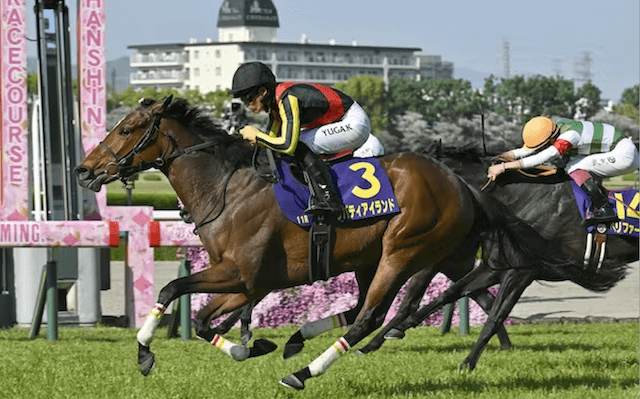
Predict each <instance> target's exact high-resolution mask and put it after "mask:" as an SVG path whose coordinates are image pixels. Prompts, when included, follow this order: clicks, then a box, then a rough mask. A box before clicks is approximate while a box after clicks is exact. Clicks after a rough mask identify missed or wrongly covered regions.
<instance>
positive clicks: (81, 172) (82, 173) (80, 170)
mask: <svg viewBox="0 0 640 399" xmlns="http://www.w3.org/2000/svg"><path fill="white" fill-rule="evenodd" d="M73 172H74V174H75V175H76V176H77V177H87V176H88V175H89V169H87V168H85V167H82V166H76V167H75V169H74V170H73Z"/></svg>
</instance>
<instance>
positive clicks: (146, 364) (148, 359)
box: [138, 345, 156, 377]
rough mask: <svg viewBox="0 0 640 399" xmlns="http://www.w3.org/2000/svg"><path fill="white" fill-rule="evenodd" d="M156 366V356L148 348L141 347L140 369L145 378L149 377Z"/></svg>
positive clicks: (139, 349)
mask: <svg viewBox="0 0 640 399" xmlns="http://www.w3.org/2000/svg"><path fill="white" fill-rule="evenodd" d="M155 365H156V359H155V355H154V354H153V353H152V352H151V351H150V350H149V347H148V346H143V345H140V346H139V348H138V367H139V368H140V372H141V373H142V375H143V376H145V377H146V376H148V375H149V373H150V372H151V370H153V368H154V367H155Z"/></svg>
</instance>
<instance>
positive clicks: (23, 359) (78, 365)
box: [0, 322, 639, 399]
mask: <svg viewBox="0 0 640 399" xmlns="http://www.w3.org/2000/svg"><path fill="white" fill-rule="evenodd" d="M296 330H297V328H294V327H284V328H279V329H257V330H255V331H254V337H256V338H258V337H260V338H267V339H270V340H272V341H274V342H275V343H277V344H278V345H279V348H278V349H277V350H276V351H275V352H274V353H272V354H269V355H267V356H263V357H261V358H256V359H249V360H247V361H245V362H234V361H233V360H231V359H230V358H228V357H227V356H226V355H224V354H223V353H222V352H220V351H219V350H218V349H216V348H214V347H212V346H211V345H207V344H205V343H203V342H202V341H199V340H196V339H193V340H191V341H182V340H180V339H171V340H169V339H166V338H165V337H166V329H163V328H161V329H159V330H158V331H156V334H155V336H156V339H155V340H154V341H153V342H152V344H151V348H152V350H153V351H154V353H155V354H156V361H157V366H156V368H155V370H154V371H153V372H152V373H151V374H150V375H149V376H148V377H143V376H142V375H140V373H139V372H138V369H137V356H136V355H137V342H136V338H135V334H136V331H135V330H129V329H118V328H107V327H98V328H68V329H61V330H60V340H59V341H56V342H49V341H47V340H46V339H45V338H44V337H46V332H44V331H43V332H41V333H40V337H39V338H38V339H36V340H34V341H30V340H29V339H28V331H26V330H24V329H20V328H13V329H10V330H0V353H2V357H1V359H2V360H1V361H0V376H1V378H0V398H4V397H7V398H45V397H46V398H52V399H53V398H128V397H131V398H153V399H157V398H190V399H196V398H225V399H226V398H405V397H411V398H465V399H467V398H491V399H496V398H509V399H511V398H562V399H574V398H575V399H585V398H616V399H624V398H638V393H639V390H638V375H639V366H638V350H639V349H638V323H637V322H633V323H609V324H604V323H602V324H600V323H571V324H528V325H524V324H522V325H514V326H509V327H508V331H509V333H510V335H511V339H512V341H513V344H514V349H512V350H511V351H501V350H499V345H498V342H497V340H496V339H495V338H494V339H492V341H491V342H490V344H489V347H488V348H487V349H486V350H485V352H484V354H483V356H482V357H481V358H480V361H479V363H478V367H477V369H476V370H474V371H472V372H467V373H459V372H458V365H459V364H460V362H461V361H462V360H463V359H464V357H466V356H467V354H468V352H469V350H470V349H471V346H472V345H473V343H474V342H475V340H476V339H477V337H478V334H479V331H480V328H479V327H474V328H472V330H471V334H470V335H467V336H458V335H457V334H455V333H454V334H448V335H445V336H441V335H440V334H439V331H438V328H436V327H421V328H417V329H414V330H410V331H409V332H408V334H407V338H405V339H404V340H401V341H392V342H388V343H387V344H386V345H385V346H383V348H382V349H381V350H379V351H378V352H375V353H372V354H369V355H366V356H354V354H353V353H348V354H346V355H345V356H342V357H341V358H340V359H339V360H338V361H337V362H336V363H334V364H333V366H332V367H331V368H330V369H329V370H328V372H327V373H326V374H325V375H322V376H320V377H319V378H313V379H311V380H308V381H307V384H306V385H307V387H306V389H305V390H304V391H301V392H296V391H293V390H291V389H288V388H285V387H282V386H281V385H279V384H278V380H279V379H281V378H282V377H284V376H286V375H288V374H290V373H293V372H295V371H297V370H298V369H300V368H302V367H305V366H307V365H308V364H309V362H311V361H312V360H313V359H314V358H315V357H317V356H318V355H319V354H320V353H322V352H323V351H324V350H325V349H326V348H328V347H329V346H330V345H331V344H333V342H335V340H336V339H337V338H339V337H340V336H341V335H342V334H344V332H345V330H334V331H331V332H328V333H325V334H323V335H321V336H319V337H316V338H315V339H313V340H310V341H307V343H306V346H305V348H304V350H303V352H302V353H301V354H300V355H298V356H297V357H294V358H292V359H289V360H287V361H284V360H283V359H282V351H283V347H284V343H285V342H286V340H287V339H288V337H289V336H290V335H291V334H293V333H294V332H295V331H296ZM227 338H228V339H231V340H232V341H234V342H239V333H238V330H232V331H231V332H230V333H229V334H227ZM360 346H361V345H358V346H356V349H357V348H358V347H360ZM352 352H353V350H352Z"/></svg>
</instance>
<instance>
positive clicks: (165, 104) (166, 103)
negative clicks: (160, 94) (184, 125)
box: [162, 94, 173, 111]
mask: <svg viewBox="0 0 640 399" xmlns="http://www.w3.org/2000/svg"><path fill="white" fill-rule="evenodd" d="M171 101H173V94H171V95H169V97H167V98H165V99H164V103H163V104H162V110H163V111H164V110H165V109H167V107H168V106H169V104H171Z"/></svg>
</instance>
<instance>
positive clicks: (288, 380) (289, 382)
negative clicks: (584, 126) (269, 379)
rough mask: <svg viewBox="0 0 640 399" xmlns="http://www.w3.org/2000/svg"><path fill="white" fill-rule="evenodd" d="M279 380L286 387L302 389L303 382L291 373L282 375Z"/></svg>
mask: <svg viewBox="0 0 640 399" xmlns="http://www.w3.org/2000/svg"><path fill="white" fill-rule="evenodd" d="M279 382H280V384H281V385H284V386H285V387H287V388H293V389H297V390H298V391H302V390H303V389H304V382H302V381H300V380H299V379H298V377H296V376H295V375H293V374H291V375H288V376H286V377H284V378H283V379H281V380H280V381H279Z"/></svg>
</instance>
